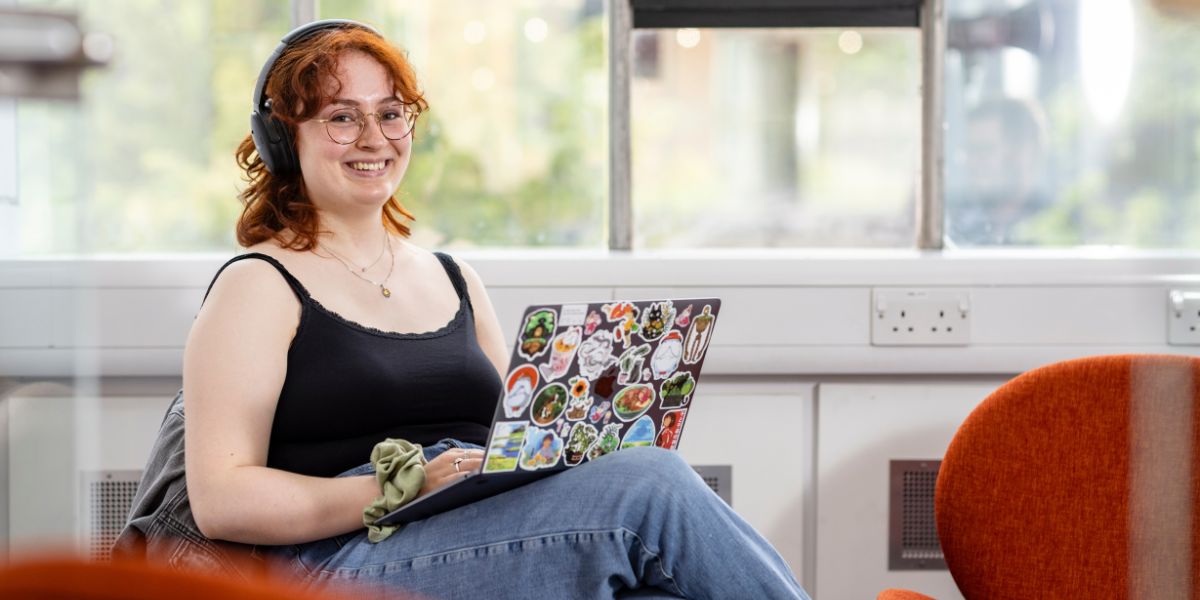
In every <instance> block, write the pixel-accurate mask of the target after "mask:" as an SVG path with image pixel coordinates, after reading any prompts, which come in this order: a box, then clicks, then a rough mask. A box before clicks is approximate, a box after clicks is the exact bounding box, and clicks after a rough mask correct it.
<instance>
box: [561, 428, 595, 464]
mask: <svg viewBox="0 0 1200 600" xmlns="http://www.w3.org/2000/svg"><path fill="white" fill-rule="evenodd" d="M599 438H600V432H598V431H596V428H595V427H593V426H591V425H588V424H587V423H576V424H574V425H572V426H571V434H570V436H569V437H568V438H567V449H566V451H565V452H564V453H563V462H565V463H566V464H567V465H569V466H572V467H573V466H575V465H577V464H579V463H581V462H583V458H584V457H585V456H587V451H588V450H591V449H592V446H593V445H595V444H596V440H598V439H599Z"/></svg>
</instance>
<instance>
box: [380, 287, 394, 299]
mask: <svg viewBox="0 0 1200 600" xmlns="http://www.w3.org/2000/svg"><path fill="white" fill-rule="evenodd" d="M379 292H380V293H381V294H383V297H384V298H391V297H392V290H389V289H387V288H385V287H383V286H382V285H381V286H379Z"/></svg>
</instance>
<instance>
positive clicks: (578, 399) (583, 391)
mask: <svg viewBox="0 0 1200 600" xmlns="http://www.w3.org/2000/svg"><path fill="white" fill-rule="evenodd" d="M567 384H568V385H570V386H571V387H570V389H569V390H568V391H569V392H570V394H571V399H570V401H569V402H568V403H567V413H566V416H567V420H568V421H581V420H583V418H584V417H586V416H587V409H588V408H589V407H591V406H592V395H591V394H590V393H589V392H590V391H591V384H590V383H589V382H588V380H586V379H584V378H582V377H579V376H575V377H572V378H571V380H570V381H568V382H567Z"/></svg>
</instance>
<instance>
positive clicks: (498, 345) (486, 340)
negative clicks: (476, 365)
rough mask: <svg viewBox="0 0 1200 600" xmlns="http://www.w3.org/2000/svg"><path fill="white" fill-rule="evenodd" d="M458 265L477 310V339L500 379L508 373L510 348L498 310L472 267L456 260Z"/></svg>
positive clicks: (473, 305)
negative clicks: (502, 330)
mask: <svg viewBox="0 0 1200 600" xmlns="http://www.w3.org/2000/svg"><path fill="white" fill-rule="evenodd" d="M454 261H455V262H457V263H458V267H459V270H461V271H462V273H463V278H464V279H466V280H467V293H468V294H470V296H471V306H472V308H474V309H475V337H476V338H478V339H479V346H480V347H481V348H483V353H484V354H486V355H487V357H488V360H491V361H492V364H493V365H495V367H496V372H497V373H499V374H500V377H502V378H503V377H504V375H505V373H507V372H508V351H509V349H508V346H507V345H506V344H505V343H504V333H503V332H501V331H500V320H499V319H497V318H496V309H495V308H492V300H491V298H488V294H487V289H485V288H484V287H483V281H482V280H481V279H479V274H478V273H476V272H475V269H472V268H471V265H468V264H467V263H465V262H463V261H461V260H458V259H457V258H456V259H454Z"/></svg>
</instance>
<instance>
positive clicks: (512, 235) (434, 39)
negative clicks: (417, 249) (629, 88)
mask: <svg viewBox="0 0 1200 600" xmlns="http://www.w3.org/2000/svg"><path fill="white" fill-rule="evenodd" d="M320 10H321V15H320V17H321V18H323V19H327V18H345V19H356V20H360V21H363V22H365V23H369V24H371V25H373V26H375V27H377V28H379V29H380V30H381V31H382V32H383V33H384V35H386V36H388V38H389V39H391V40H392V41H393V42H395V43H396V44H398V45H399V46H401V47H402V48H404V49H406V50H407V51H408V52H409V56H410V58H411V59H412V61H413V64H414V66H415V68H416V70H417V79H418V81H419V82H420V84H421V85H422V87H423V88H424V90H425V92H426V96H427V99H428V100H429V105H430V110H429V112H427V113H426V114H424V115H422V117H421V119H420V121H419V122H418V125H417V135H416V147H415V149H414V152H413V160H412V164H411V165H410V166H409V169H408V173H407V174H406V175H405V178H404V182H403V183H402V184H401V186H400V194H401V195H400V198H401V201H402V202H404V204H405V205H406V206H407V207H408V208H409V209H410V210H411V211H412V212H413V213H414V214H415V215H416V217H417V221H416V223H415V224H414V227H413V235H414V238H415V239H416V240H417V242H418V243H421V244H423V245H427V246H431V245H435V246H439V247H450V248H454V247H468V246H493V247H495V246H543V247H544V246H590V247H601V246H602V245H603V244H604V240H605V239H606V238H607V233H606V229H605V224H604V220H605V215H606V214H607V198H608V142H607V139H608V135H607V134H608V125H607V123H608V118H607V111H608V74H607V68H608V60H607V55H606V51H607V44H606V42H605V35H606V27H607V26H606V24H605V23H606V21H605V18H604V3H603V2H600V1H597V0H523V1H521V2H477V1H473V0H414V1H411V2H368V1H363V0H358V1H354V0H342V1H338V0H324V1H322V2H321V3H320Z"/></svg>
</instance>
